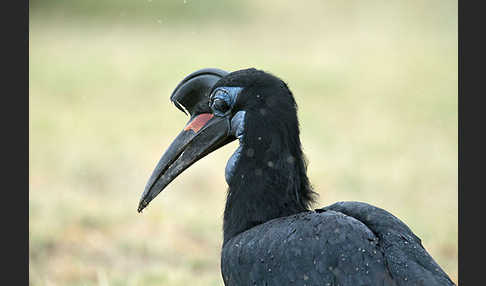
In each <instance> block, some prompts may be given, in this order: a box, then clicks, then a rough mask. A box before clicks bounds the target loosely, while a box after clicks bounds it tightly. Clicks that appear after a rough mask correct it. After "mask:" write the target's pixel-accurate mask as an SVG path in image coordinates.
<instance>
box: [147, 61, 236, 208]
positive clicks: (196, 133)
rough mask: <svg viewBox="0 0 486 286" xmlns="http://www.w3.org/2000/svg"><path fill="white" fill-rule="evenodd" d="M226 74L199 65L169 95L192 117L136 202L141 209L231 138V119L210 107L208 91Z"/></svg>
mask: <svg viewBox="0 0 486 286" xmlns="http://www.w3.org/2000/svg"><path fill="white" fill-rule="evenodd" d="M226 74H228V73H227V72H225V71H222V70H219V69H202V70H199V71H196V72H194V73H192V74H190V75H188V76H187V77H186V78H184V79H183V80H182V81H181V82H180V83H179V84H178V85H177V87H176V88H175V90H174V92H173V93H172V95H171V97H170V99H171V101H172V102H174V104H175V105H176V107H177V108H179V109H180V110H182V111H183V112H185V111H184V109H183V108H182V107H184V108H185V110H187V111H188V112H189V113H190V115H191V118H190V119H189V122H188V123H187V124H186V126H185V127H184V129H183V130H182V131H181V133H179V135H178V136H177V137H176V138H175V139H174V141H173V142H172V143H171V145H170V146H169V148H168V149H167V151H165V153H164V155H163V156H162V158H161V159H160V161H159V163H158V164H157V166H156V167H155V170H154V171H153V173H152V176H150V179H149V180H148V182H147V185H146V186H145V190H144V192H143V194H142V197H141V198H140V202H139V204H138V212H141V211H142V210H143V209H144V208H145V207H146V206H147V205H148V204H149V203H150V201H152V200H153V199H154V198H155V197H156V196H157V195H158V194H159V193H160V192H161V191H162V190H163V189H164V188H165V187H166V186H167V185H168V184H169V183H170V182H172V180H174V179H175V178H176V177H177V176H178V175H179V174H181V173H182V172H183V171H184V170H185V169H187V168H188V167H189V166H191V165H192V164H194V163H195V162H196V161H198V160H199V159H201V158H203V157H204V156H206V155H208V154H209V153H211V152H212V151H214V150H216V149H218V148H220V147H222V146H224V145H226V144H227V143H229V142H231V141H233V140H234V139H235V138H234V136H230V135H229V131H230V128H231V126H230V119H229V118H226V117H217V116H214V115H213V114H212V113H211V109H210V108H209V92H210V91H211V88H212V87H213V85H214V84H215V83H216V82H217V81H218V80H219V79H221V78H222V77H223V76H225V75H226Z"/></svg>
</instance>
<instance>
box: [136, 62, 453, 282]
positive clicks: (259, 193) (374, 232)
mask: <svg viewBox="0 0 486 286" xmlns="http://www.w3.org/2000/svg"><path fill="white" fill-rule="evenodd" d="M170 99H171V101H172V102H173V103H174V104H175V105H176V107H177V108H179V109H180V110H182V111H183V112H185V113H189V115H190V119H189V122H188V123H187V124H186V125H185V127H184V129H183V130H182V131H181V133H180V134H179V135H178V136H177V137H176V138H175V140H174V141H173V142H172V144H171V145H170V146H169V148H168V149H167V151H166V152H165V153H164V154H163V156H162V158H161V159H160V161H159V162H158V164H157V165H156V167H155V170H154V171H153V173H152V175H151V177H150V178H149V180H148V182H147V185H146V187H145V190H144V192H143V194H142V197H141V199H140V202H139V206H138V212H141V211H142V210H143V209H144V208H145V207H146V206H147V205H148V204H149V202H150V201H151V200H152V199H154V198H155V196H157V195H158V194H159V193H160V192H161V191H162V190H163V189H164V188H165V187H166V186H167V185H168V184H169V183H170V182H171V181H172V180H173V179H175V178H176V177H177V176H178V175H179V174H180V173H182V172H183V171H184V170H185V169H186V168H188V167H189V166H191V165H192V164H193V163H194V162H196V161H198V160H199V159H201V158H203V157H204V156H206V155H208V154H209V153H211V152H213V151H214V150H216V149H218V148H220V147H222V146H224V145H226V144H227V143H229V142H231V141H233V140H236V139H238V140H239V146H238V148H237V149H236V151H235V152H234V153H233V155H232V156H231V157H230V159H229V160H228V162H227V165H226V169H225V179H226V182H227V184H228V191H227V197H226V206H225V210H224V219H223V246H222V254H221V272H222V278H223V281H224V283H225V285H341V286H357V285H396V286H399V285H429V286H430V285H454V283H453V282H452V281H451V279H450V278H449V277H448V275H447V274H446V273H445V272H444V271H443V270H442V269H441V267H440V266H439V265H438V264H437V263H436V262H435V261H434V259H433V258H432V257H431V256H430V255H429V254H428V253H427V251H426V250H425V249H424V247H423V246H422V244H421V241H420V239H419V238H418V237H417V236H416V235H415V234H414V233H413V232H412V231H411V230H410V228H408V227H407V225H405V224H404V223H403V222H402V221H401V220H399V219H398V218H396V217H395V216H393V215H392V214H391V213H389V212H387V211H385V210H383V209H381V208H378V207H375V206H372V205H370V204H367V203H363V202H353V201H351V202H337V203H334V204H332V205H330V206H327V207H323V208H320V209H314V210H313V209H311V205H312V203H313V202H314V201H315V196H316V193H315V192H314V191H313V190H312V187H311V185H310V183H309V179H308V177H307V174H306V169H307V167H306V160H305V157H304V154H303V152H302V148H301V142H300V138H299V123H298V120H297V104H296V102H295V99H294V97H293V95H292V92H291V91H290V90H289V88H288V86H287V84H286V83H285V82H284V81H282V80H281V79H279V78H278V77H276V76H274V75H272V74H269V73H267V72H264V71H261V70H257V69H254V68H250V69H244V70H239V71H235V72H231V73H228V72H226V71H223V70H220V69H212V68H210V69H202V70H198V71H196V72H193V73H192V74H190V75H188V76H187V77H185V78H184V79H183V80H182V81H181V82H180V83H179V84H178V85H177V87H176V88H175V90H174V92H173V93H172V95H171V97H170Z"/></svg>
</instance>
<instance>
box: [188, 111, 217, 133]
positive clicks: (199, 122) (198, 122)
mask: <svg viewBox="0 0 486 286" xmlns="http://www.w3.org/2000/svg"><path fill="white" fill-rule="evenodd" d="M213 116H214V115H213V114H212V113H203V114H199V115H198V116H196V118H194V119H193V120H192V121H191V122H189V123H188V124H187V125H186V127H185V128H184V131H188V130H192V131H194V132H195V133H197V132H199V130H201V128H202V127H203V126H204V125H206V123H208V121H209V120H210V119H211V118H213Z"/></svg>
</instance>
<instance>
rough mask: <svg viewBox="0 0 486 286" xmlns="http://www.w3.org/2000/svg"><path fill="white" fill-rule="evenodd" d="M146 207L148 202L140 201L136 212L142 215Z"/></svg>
mask: <svg viewBox="0 0 486 286" xmlns="http://www.w3.org/2000/svg"><path fill="white" fill-rule="evenodd" d="M147 205H148V202H147V201H146V200H141V201H140V203H139V204H138V208H137V212H138V213H142V211H143V209H144V208H145V207H146V206H147Z"/></svg>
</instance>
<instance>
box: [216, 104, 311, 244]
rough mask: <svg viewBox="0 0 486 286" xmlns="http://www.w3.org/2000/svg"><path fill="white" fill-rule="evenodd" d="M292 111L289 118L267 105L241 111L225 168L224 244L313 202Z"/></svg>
mask: <svg viewBox="0 0 486 286" xmlns="http://www.w3.org/2000/svg"><path fill="white" fill-rule="evenodd" d="M293 108H294V109H295V110H294V111H295V112H292V114H289V113H283V114H279V111H278V110H277V109H275V108H268V106H264V107H260V108H258V109H256V110H247V111H246V116H245V122H244V135H243V136H241V137H240V138H239V139H240V146H239V147H238V149H237V150H236V152H235V153H234V154H233V156H232V158H231V159H230V161H228V166H227V178H226V179H227V183H228V185H229V188H228V194H227V198H226V207H225V211H224V222H223V230H224V242H223V243H226V242H227V241H229V240H230V239H231V238H232V237H234V236H236V235H238V234H239V233H241V232H243V231H245V230H248V229H250V228H252V227H254V226H256V225H258V224H261V223H265V222H267V221H269V220H271V219H274V218H278V217H285V216H289V215H292V214H295V213H299V212H303V211H306V210H308V209H309V207H310V204H311V203H312V202H313V197H314V194H315V193H314V192H313V191H312V189H311V186H310V184H309V180H308V178H307V174H306V162H305V158H304V155H303V152H302V149H301V143H300V139H299V126H298V121H297V114H296V105H295V104H293ZM281 116H285V117H286V118H285V120H282V118H281ZM228 167H230V168H231V171H230V172H229V171H228ZM228 173H231V174H230V175H228Z"/></svg>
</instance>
